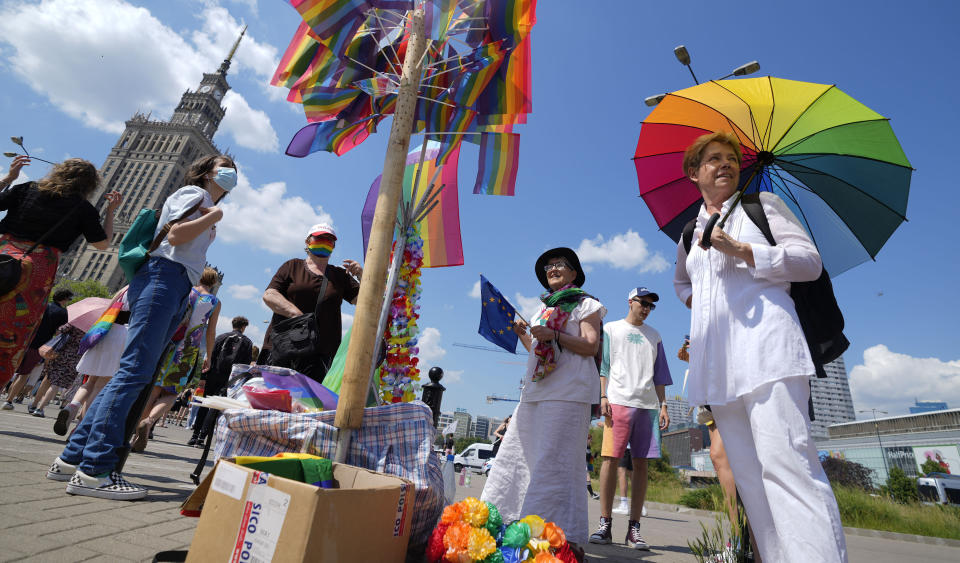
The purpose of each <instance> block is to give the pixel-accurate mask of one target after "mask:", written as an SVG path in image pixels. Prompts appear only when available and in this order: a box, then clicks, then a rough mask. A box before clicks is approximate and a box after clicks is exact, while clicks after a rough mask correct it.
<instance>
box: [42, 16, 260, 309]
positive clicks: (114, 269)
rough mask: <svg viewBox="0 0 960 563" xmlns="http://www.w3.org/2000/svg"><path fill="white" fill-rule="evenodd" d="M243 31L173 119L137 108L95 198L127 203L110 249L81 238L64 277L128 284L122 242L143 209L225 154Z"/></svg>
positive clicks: (64, 265)
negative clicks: (226, 100) (200, 163)
mask: <svg viewBox="0 0 960 563" xmlns="http://www.w3.org/2000/svg"><path fill="white" fill-rule="evenodd" d="M244 32H246V28H244V30H243V31H242V32H241V33H240V37H238V38H237V41H236V43H234V45H233V48H232V49H231V50H230V54H229V55H227V58H226V59H225V60H224V61H223V63H222V64H221V65H220V68H219V69H217V71H216V72H215V73H212V74H207V73H204V75H203V79H202V80H201V81H200V85H199V87H198V88H197V90H196V91H194V92H191V91H189V90H188V91H186V92H184V94H183V97H181V98H180V103H179V104H178V105H177V108H176V110H174V112H173V116H172V117H171V118H170V121H154V120H151V119H150V115H149V114H147V115H144V114H142V113H139V112H138V113H137V114H136V115H134V116H133V117H132V118H130V120H128V121H127V123H126V129H125V130H124V131H123V134H122V135H120V138H119V139H118V140H117V143H116V144H115V145H114V146H113V149H112V150H111V151H110V154H109V155H108V156H107V160H106V162H104V164H103V167H102V168H100V179H101V184H100V188H99V189H98V190H97V192H96V193H95V194H94V195H93V196H91V202H93V204H94V205H95V206H96V207H97V209H99V210H100V211H101V214H102V213H103V210H104V209H105V208H106V200H105V199H104V197H103V196H104V194H106V193H107V192H109V191H113V190H117V191H119V192H120V193H122V194H123V203H121V205H120V207H119V208H117V211H116V215H115V217H114V223H113V227H114V229H113V240H111V241H110V248H108V249H107V250H97V249H95V248H93V247H92V246H90V245H89V244H86V243H85V242H82V241H81V242H80V243H79V245H78V246H76V247H75V248H74V249H72V250H71V251H70V252H69V253H65V254H64V255H63V257H62V259H61V261H60V269H59V271H58V272H57V273H58V275H59V276H60V277H65V278H68V279H75V280H95V281H98V282H100V283H102V284H104V285H106V286H108V287H109V288H110V289H111V290H113V291H115V290H117V289H119V288H120V287H122V286H123V285H124V284H126V283H127V280H126V278H125V277H124V275H123V270H121V269H120V267H119V265H118V264H117V246H118V245H119V244H120V240H121V239H122V238H123V235H125V234H126V232H127V230H128V229H129V228H130V224H131V223H132V222H133V220H134V219H135V218H136V217H137V214H138V213H139V212H140V210H141V209H144V208H146V209H159V208H160V207H161V206H162V205H163V202H164V201H165V200H166V199H167V197H168V196H169V195H170V194H172V193H173V192H175V191H177V190H178V189H180V188H181V187H183V184H182V181H183V176H184V174H185V173H186V171H187V168H188V167H189V166H190V164H191V163H192V162H193V161H195V160H197V159H198V158H201V157H204V156H209V155H213V154H221V152H220V150H219V149H217V147H216V146H215V145H214V144H213V135H214V134H215V133H216V132H217V127H219V126H220V122H221V121H222V120H223V116H224V114H225V113H226V110H225V109H224V108H223V107H221V105H220V102H221V101H222V100H223V96H224V94H226V93H227V90H229V89H230V85H229V84H228V83H227V70H228V69H229V68H230V61H231V60H232V59H233V55H234V53H236V51H237V47H238V46H239V45H240V39H242V38H243V34H244Z"/></svg>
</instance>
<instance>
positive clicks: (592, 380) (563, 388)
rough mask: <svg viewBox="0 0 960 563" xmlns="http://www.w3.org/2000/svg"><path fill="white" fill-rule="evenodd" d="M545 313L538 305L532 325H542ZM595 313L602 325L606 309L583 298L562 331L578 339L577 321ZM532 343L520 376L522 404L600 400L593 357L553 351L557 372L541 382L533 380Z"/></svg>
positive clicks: (598, 375) (533, 359)
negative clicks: (522, 373)
mask: <svg viewBox="0 0 960 563" xmlns="http://www.w3.org/2000/svg"><path fill="white" fill-rule="evenodd" d="M549 309H552V307H551V308H549ZM547 310H548V307H547V306H546V305H540V310H539V311H537V314H536V315H534V316H533V318H532V319H530V322H531V326H537V325H541V324H543V322H542V320H543V319H544V313H545V312H546V311H547ZM598 311H599V313H600V322H601V323H602V322H603V317H604V316H606V314H607V308H606V307H604V306H603V305H602V304H601V303H600V302H599V301H597V300H596V299H593V298H591V297H586V298H584V299H583V300H581V301H580V303H579V304H578V305H577V307H576V308H575V309H574V310H573V311H571V312H570V317H569V318H567V324H565V325H564V326H563V332H565V333H567V334H570V335H573V336H580V321H582V320H583V319H585V318H587V317H589V316H590V315H592V314H594V313H596V312H598ZM598 336H599V335H598ZM531 342H532V344H531V345H530V357H529V358H527V371H526V374H525V375H524V377H523V391H522V392H521V394H520V401H521V402H523V403H531V402H534V401H572V402H575V403H587V404H593V403H597V402H599V401H600V372H599V371H597V363H596V361H595V360H594V357H593V356H581V355H580V354H575V353H573V352H571V351H570V350H567V349H564V350H563V352H558V351H557V349H556V348H554V353H555V354H556V355H555V356H554V357H555V358H556V360H557V367H556V369H554V370H553V371H552V372H550V373H549V374H547V376H546V377H544V378H543V379H541V380H540V381H533V372H534V370H535V369H536V367H537V355H536V354H534V353H533V349H534V348H536V346H537V339H536V338H531Z"/></svg>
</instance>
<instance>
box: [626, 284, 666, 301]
mask: <svg viewBox="0 0 960 563" xmlns="http://www.w3.org/2000/svg"><path fill="white" fill-rule="evenodd" d="M634 297H648V298H650V301H660V296H659V295H657V294H656V293H654V292H652V291H650V290H649V289H647V288H645V287H635V288H633V289H631V290H630V295H628V296H627V299H633V298H634Z"/></svg>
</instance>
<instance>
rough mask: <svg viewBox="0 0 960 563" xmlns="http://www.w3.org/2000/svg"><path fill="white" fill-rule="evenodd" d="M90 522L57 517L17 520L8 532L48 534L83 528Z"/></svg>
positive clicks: (29, 534) (9, 527)
mask: <svg viewBox="0 0 960 563" xmlns="http://www.w3.org/2000/svg"><path fill="white" fill-rule="evenodd" d="M88 524H89V522H84V521H83V520H81V519H78V518H57V519H55V520H53V519H50V520H44V521H42V522H17V523H14V524H12V525H8V527H7V533H10V534H20V533H23V534H25V535H28V536H46V535H47V534H54V533H56V532H62V531H64V530H72V529H74V528H82V527H83V526H87V525H88Z"/></svg>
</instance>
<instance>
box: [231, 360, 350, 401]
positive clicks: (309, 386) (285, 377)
mask: <svg viewBox="0 0 960 563" xmlns="http://www.w3.org/2000/svg"><path fill="white" fill-rule="evenodd" d="M238 365H239V364H238ZM256 367H257V368H258V371H259V372H260V375H261V376H263V384H264V385H265V386H267V387H269V388H270V389H286V390H287V391H290V395H291V396H293V397H294V398H295V399H296V400H298V401H300V403H301V404H303V405H304V406H305V407H307V408H309V409H318V410H336V408H337V401H338V400H339V399H340V398H339V396H337V394H336V393H334V392H333V391H331V390H329V389H327V388H326V387H324V386H323V385H321V384H320V383H317V382H316V381H314V380H312V379H310V378H309V377H307V376H305V375H303V374H302V373H300V372H297V371H294V370H292V369H287V368H281V367H276V366H256Z"/></svg>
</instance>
